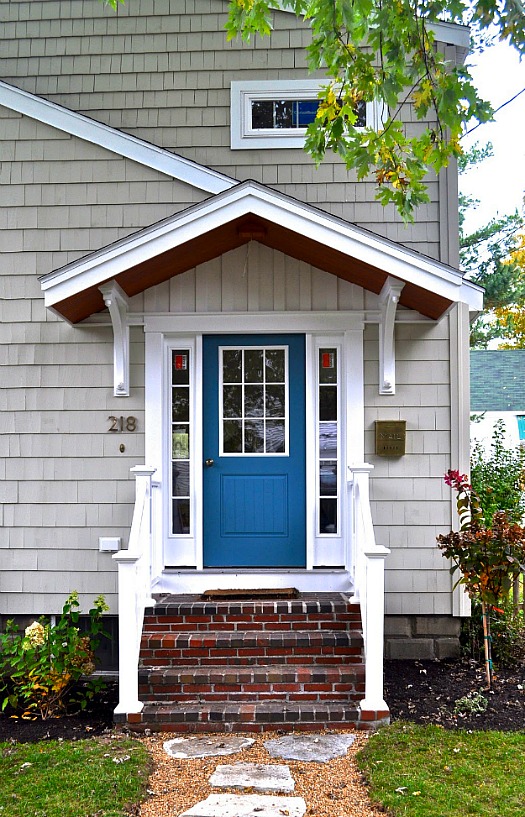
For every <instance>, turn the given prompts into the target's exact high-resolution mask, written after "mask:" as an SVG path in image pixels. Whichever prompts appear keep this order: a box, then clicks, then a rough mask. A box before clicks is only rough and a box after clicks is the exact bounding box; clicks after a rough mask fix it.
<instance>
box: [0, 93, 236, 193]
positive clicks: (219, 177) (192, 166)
mask: <svg viewBox="0 0 525 817" xmlns="http://www.w3.org/2000/svg"><path fill="white" fill-rule="evenodd" d="M0 105H3V106H4V107H5V108H9V109H10V110H12V111H16V112H17V113H21V114H23V115H24V116H29V117H30V118H31V119H36V120H37V121H38V122H43V123H44V124H46V125H50V126H51V127H53V128H57V130H61V131H63V132H64V133H69V134H71V136H77V137H78V138H79V139H83V140H84V141H86V142H91V143H92V144H94V145H99V147H102V148H106V150H109V151H111V152H112V153H115V154H117V155H118V156H122V157H124V158H125V159H131V160H132V161H134V162H137V163H138V164H141V165H144V166H145V167H149V168H151V169H152V170H158V171H159V172H160V173H164V174H165V175H166V176H169V177H171V178H172V179H177V180H178V181H181V182H185V183H186V184H189V185H191V186H192V187H196V188H198V189H199V190H204V191H206V192H207V193H214V194H215V193H222V192H223V191H224V190H228V189H229V188H230V187H233V186H234V185H235V184H237V182H236V180H235V179H232V178H230V177H229V176H225V175H223V174H222V173H217V172H216V171H215V170H211V169H210V168H208V167H204V165H200V164H197V162H192V161H190V160H189V159H183V158H182V157H181V156H176V155H175V154H174V153H170V151H169V150H164V149H163V148H159V147H157V146H156V145H152V144H150V143H149V142H144V141H143V140H142V139H137V138H136V137H135V136H131V135H130V134H127V133H123V132H122V131H119V130H116V129H115V128H110V127H109V126H108V125H103V124H102V123H101V122H97V121H95V120H94V119H90V118H89V117H88V116H84V115H83V114H79V113H75V112H74V111H70V110H68V109H67V108H63V107H62V106H61V105H57V104H56V103H55V102H49V100H47V99H43V98H42V97H38V96H35V95H34V94H29V93H27V91H22V90H20V88H15V87H14V86H13V85H8V84H7V83H6V82H2V81H0Z"/></svg>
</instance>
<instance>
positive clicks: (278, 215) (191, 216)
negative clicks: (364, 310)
mask: <svg viewBox="0 0 525 817" xmlns="http://www.w3.org/2000/svg"><path fill="white" fill-rule="evenodd" d="M247 214H254V215H257V216H260V217H261V218H264V219H267V220H268V221H271V222H274V223H276V224H280V225H282V226H283V227H285V228H287V229H290V230H292V231H293V232H295V233H297V234H298V235H307V236H308V237H309V238H311V239H313V240H314V241H317V242H318V243H320V244H324V245H326V246H329V247H331V248H333V249H336V250H338V251H340V252H341V253H343V254H344V255H346V256H348V257H349V258H356V259H358V260H361V261H363V262H364V263H367V264H369V265H371V266H373V267H377V268H379V269H382V270H384V271H385V272H387V273H388V274H389V275H392V276H393V277H395V278H399V279H401V280H403V281H408V282H411V283H413V284H415V285H417V286H420V287H422V288H423V289H427V290H429V291H430V292H434V293H436V294H438V295H441V296H442V297H444V298H446V299H448V300H450V301H458V300H465V301H466V303H468V304H469V305H471V306H472V307H473V308H478V307H477V304H478V292H479V288H477V287H475V286H474V285H472V284H470V283H469V282H466V281H464V279H463V277H462V275H461V273H459V272H456V271H455V270H453V269H451V268H449V267H446V266H444V265H442V264H440V263H439V262H437V261H433V260H432V259H430V258H427V257H426V256H422V255H419V254H417V253H415V252H414V251H412V250H408V249H406V248H404V247H401V246H399V245H397V244H394V243H393V242H390V241H388V240H387V239H383V238H380V237H379V236H376V235H374V234H373V233H369V232H367V231H364V230H361V229H360V228H358V227H355V226H354V225H350V224H348V223H347V222H344V221H342V220H341V219H338V218H337V217H335V216H331V215H330V214H327V213H324V212H322V211H319V210H314V209H313V208H311V207H309V206H308V205H304V204H302V203H301V202H297V201H295V200H294V199H290V198H289V197H288V196H285V195H284V194H282V193H277V192H275V191H273V190H270V189H269V188H264V187H262V186H261V185H259V184H257V183H256V182H243V183H242V184H239V185H237V187H235V188H233V189H231V190H229V191H227V192H225V193H223V194H222V195H219V196H215V197H214V198H213V199H208V200H206V201H204V202H201V203H200V204H197V205H195V206H194V207H192V208H190V209H189V210H185V211H183V212H182V213H177V214H176V215H174V216H172V217H171V218H169V219H165V220H164V221H163V222H160V223H159V224H155V225H152V227H149V228H147V229H145V230H142V231H141V232H140V233H137V234H135V235H133V236H130V237H128V238H125V239H122V240H121V241H118V242H116V243H115V244H112V245H110V246H109V247H107V248H105V249H103V250H101V251H98V252H96V253H93V254H91V255H89V256H86V257H85V258H84V259H80V260H79V261H77V262H73V263H72V264H70V265H68V266H67V267H64V268H62V269H60V270H57V271H56V272H52V273H49V274H48V275H45V276H43V277H42V278H41V279H40V280H41V286H42V290H43V292H44V293H45V303H46V306H53V305H54V304H56V303H58V302H60V301H62V300H64V299H65V298H68V297H70V296H72V295H75V294H78V293H79V292H82V291H83V290H85V289H87V288H89V287H91V286H98V285H99V284H100V283H102V282H103V281H106V280H108V279H110V278H114V277H116V276H117V275H119V274H120V273H122V272H124V271H125V270H126V269H129V268H130V267H132V266H135V265H136V264H140V263H142V262H144V261H147V260H149V259H150V258H152V257H154V256H156V255H159V254H161V253H163V252H166V251H167V250H171V249H173V248H174V247H176V246H179V245H181V244H184V243H186V242H187V241H190V240H191V239H194V238H198V237H200V236H203V235H205V234H206V233H207V232H209V231H210V230H213V229H214V228H216V227H220V226H222V225H223V224H225V223H227V222H229V221H232V220H234V219H236V218H239V217H242V216H244V215H247ZM472 289H474V290H475V292H474V296H475V297H474V296H473V294H472ZM471 300H472V304H471Z"/></svg>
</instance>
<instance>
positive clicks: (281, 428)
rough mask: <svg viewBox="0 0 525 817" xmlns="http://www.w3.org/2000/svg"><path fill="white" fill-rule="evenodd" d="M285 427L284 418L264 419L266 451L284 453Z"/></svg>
mask: <svg viewBox="0 0 525 817" xmlns="http://www.w3.org/2000/svg"><path fill="white" fill-rule="evenodd" d="M285 435H286V427H285V423H284V420H267V421H266V451H267V452H268V453H272V454H284V452H285V446H286V437H285Z"/></svg>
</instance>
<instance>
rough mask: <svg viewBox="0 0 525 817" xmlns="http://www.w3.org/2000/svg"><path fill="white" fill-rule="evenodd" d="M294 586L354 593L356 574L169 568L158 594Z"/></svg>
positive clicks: (161, 578) (336, 570) (160, 580)
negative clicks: (353, 577) (211, 589)
mask: <svg viewBox="0 0 525 817" xmlns="http://www.w3.org/2000/svg"><path fill="white" fill-rule="evenodd" d="M287 587H294V588H296V589H297V590H298V591H299V592H300V593H307V592H311V593H323V592H324V593H329V592H340V593H351V592H353V582H352V576H351V575H350V573H349V572H348V571H347V570H344V569H343V568H340V567H339V568H328V567H325V568H320V569H316V570H306V569H305V568H300V569H277V568H274V569H272V568H270V569H265V570H255V569H247V568H243V569H235V568H225V569H224V570H221V569H218V568H217V569H214V570H212V569H206V570H195V569H194V570H191V569H188V568H176V567H169V568H165V569H164V570H163V572H162V574H161V575H160V576H159V578H158V582H156V584H155V588H154V591H155V593H173V594H178V593H204V592H205V591H206V590H209V589H210V588H213V589H214V590H232V591H234V590H251V591H253V590H265V589H272V590H279V589H282V588H287Z"/></svg>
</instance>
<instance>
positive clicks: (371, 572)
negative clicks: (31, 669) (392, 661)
mask: <svg viewBox="0 0 525 817" xmlns="http://www.w3.org/2000/svg"><path fill="white" fill-rule="evenodd" d="M389 553H390V551H389V550H388V549H387V548H385V547H382V546H377V545H376V547H375V548H374V549H373V550H367V551H365V554H364V555H365V559H366V570H365V582H366V591H365V594H366V607H367V610H366V641H365V697H364V699H363V700H362V701H361V703H360V707H361V709H362V710H375V711H377V710H380V711H385V710H387V709H388V706H387V704H386V703H385V699H384V697H383V695H384V691H383V655H384V643H383V642H384V635H385V558H386V557H387V556H388V554H389Z"/></svg>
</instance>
